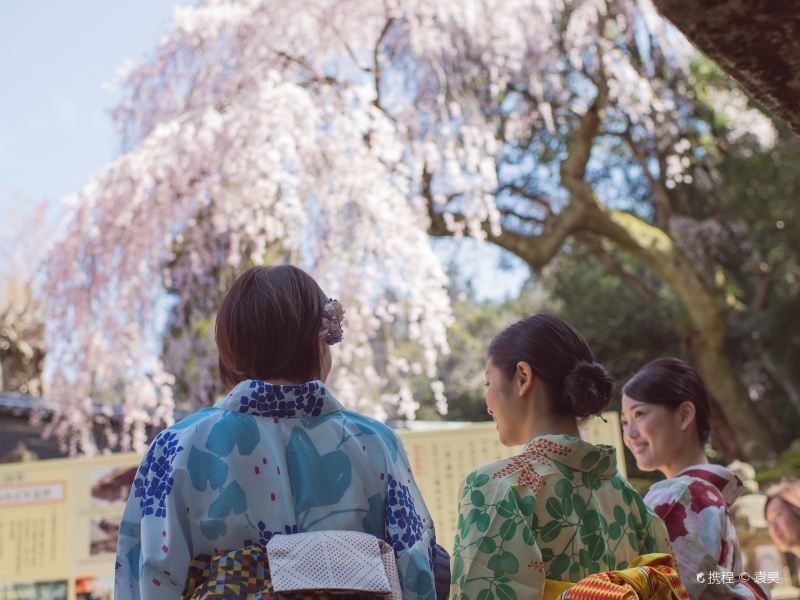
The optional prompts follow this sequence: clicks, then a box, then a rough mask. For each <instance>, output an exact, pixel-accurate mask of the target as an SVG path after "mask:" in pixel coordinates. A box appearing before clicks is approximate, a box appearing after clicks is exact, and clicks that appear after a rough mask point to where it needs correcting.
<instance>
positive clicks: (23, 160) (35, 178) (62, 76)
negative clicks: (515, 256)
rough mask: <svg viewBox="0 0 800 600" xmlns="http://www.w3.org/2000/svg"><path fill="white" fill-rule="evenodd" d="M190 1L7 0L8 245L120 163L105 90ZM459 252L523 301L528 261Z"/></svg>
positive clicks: (3, 112)
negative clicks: (36, 217)
mask: <svg viewBox="0 0 800 600" xmlns="http://www.w3.org/2000/svg"><path fill="white" fill-rule="evenodd" d="M185 3H186V2H172V1H169V0H137V1H136V2H122V1H120V0H105V1H101V0H74V1H72V2H67V1H64V0H4V1H3V2H0V73H2V75H3V79H2V93H0V239H4V238H5V239H9V237H13V236H12V235H11V234H13V233H15V232H13V231H11V229H13V228H14V226H15V225H14V224H15V221H16V219H15V217H17V216H19V215H24V214H27V213H28V212H29V211H30V209H31V207H32V206H34V205H36V204H38V203H40V202H46V203H47V205H48V206H49V207H51V208H53V209H54V210H53V211H52V212H53V214H54V215H59V214H60V213H61V211H62V209H60V208H59V207H60V200H61V199H62V198H63V197H65V196H66V195H68V194H70V193H72V192H77V191H79V190H80V188H81V186H82V185H83V184H84V182H86V180H87V179H88V178H89V176H90V175H91V173H92V172H93V171H95V170H96V169H98V168H100V167H102V166H103V165H104V164H105V163H107V162H108V161H110V160H112V159H113V158H114V157H115V155H116V154H117V150H118V142H117V136H116V133H115V131H114V129H113V127H112V123H111V118H110V116H109V114H108V111H109V109H110V108H111V107H113V106H114V104H115V102H116V95H115V94H114V93H111V92H108V91H105V90H104V89H103V84H104V83H106V82H110V81H111V80H112V79H113V77H114V73H115V72H116V70H117V68H118V67H119V66H120V65H121V64H123V62H125V60H126V59H133V60H138V59H140V58H141V57H143V56H145V55H147V54H148V53H149V52H150V51H151V50H152V49H153V48H154V47H155V45H156V43H157V42H158V39H159V37H160V36H161V35H162V34H163V33H165V32H166V30H167V28H168V25H169V22H170V19H171V15H172V10H173V8H174V7H175V6H177V5H178V4H185ZM190 3H191V2H190ZM445 245H447V244H445ZM439 246H441V244H440V245H439ZM440 252H442V255H443V258H445V259H447V258H450V257H451V256H452V254H451V251H450V250H443V251H440ZM2 253H3V250H2V249H0V256H2ZM457 254H459V255H462V257H461V258H460V259H459V260H458V262H459V263H460V264H462V265H463V269H464V271H465V273H464V274H465V275H467V276H470V277H475V278H476V281H475V283H476V291H477V292H478V295H479V296H480V297H482V298H485V297H490V298H501V297H504V296H507V295H509V294H514V293H515V292H516V291H517V290H518V289H519V286H520V285H521V284H522V283H523V282H524V280H525V279H527V277H528V271H527V269H526V268H525V267H524V266H523V265H522V264H521V263H520V262H519V261H514V260H512V264H513V265H515V267H514V268H512V269H511V270H510V271H508V270H500V269H498V268H497V261H498V257H499V251H498V250H497V249H496V248H494V247H491V246H488V245H484V246H481V247H477V248H476V246H475V245H474V244H466V247H464V248H462V249H461V250H460V251H459V252H458V253H457Z"/></svg>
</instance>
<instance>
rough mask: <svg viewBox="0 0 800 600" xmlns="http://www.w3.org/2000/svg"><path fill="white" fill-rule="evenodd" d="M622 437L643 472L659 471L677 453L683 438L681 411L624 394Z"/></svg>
mask: <svg viewBox="0 0 800 600" xmlns="http://www.w3.org/2000/svg"><path fill="white" fill-rule="evenodd" d="M621 423H622V439H623V441H624V442H625V445H626V446H627V447H628V449H629V450H630V451H631V452H632V453H633V457H634V458H635V459H636V466H637V467H639V468H640V469H641V470H642V471H656V470H659V469H660V467H662V466H663V465H666V464H667V463H669V462H670V460H671V459H672V456H673V455H674V454H675V451H676V448H677V446H678V444H679V443H680V440H681V439H682V438H683V435H682V434H683V432H682V431H681V428H680V426H679V420H678V418H677V411H673V410H670V409H669V408H668V407H666V406H662V405H660V404H646V403H644V402H638V401H636V400H634V399H633V398H631V397H630V396H627V395H623V396H622V419H621Z"/></svg>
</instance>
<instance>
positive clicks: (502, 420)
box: [485, 359, 528, 446]
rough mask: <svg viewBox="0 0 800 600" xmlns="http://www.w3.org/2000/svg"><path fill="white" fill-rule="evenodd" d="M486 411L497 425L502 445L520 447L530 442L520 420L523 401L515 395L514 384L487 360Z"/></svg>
mask: <svg viewBox="0 0 800 600" xmlns="http://www.w3.org/2000/svg"><path fill="white" fill-rule="evenodd" d="M485 385H486V410H487V412H488V413H489V414H490V415H491V416H492V418H493V419H494V421H495V423H496V424H497V433H498V434H499V436H500V443H501V444H503V445H504V446H518V445H520V444H524V443H526V442H527V441H528V439H527V435H526V433H525V431H524V427H523V426H522V419H521V418H520V411H521V409H522V407H521V401H520V400H519V399H518V398H517V397H516V395H515V394H514V393H513V391H514V386H513V382H511V381H508V380H507V378H506V376H505V375H504V374H503V372H502V371H501V370H500V369H499V368H498V367H497V366H496V365H495V364H494V363H493V362H492V360H491V359H487V360H486V384H485Z"/></svg>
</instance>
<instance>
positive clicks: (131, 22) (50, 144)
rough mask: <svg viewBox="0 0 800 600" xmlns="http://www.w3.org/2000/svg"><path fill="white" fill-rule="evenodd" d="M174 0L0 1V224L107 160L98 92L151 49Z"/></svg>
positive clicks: (62, 191)
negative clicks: (129, 60) (125, 64)
mask: <svg viewBox="0 0 800 600" xmlns="http://www.w3.org/2000/svg"><path fill="white" fill-rule="evenodd" d="M176 4H178V3H177V2H169V1H168V0H137V1H136V2H121V1H119V0H106V1H101V0H75V1H73V2H64V1H63V0H5V1H4V2H2V3H0V73H2V74H3V85H2V88H3V92H2V94H0V222H5V223H7V222H8V221H7V220H6V219H7V218H8V216H9V215H13V214H14V213H15V212H17V211H20V210H24V209H25V207H26V206H28V205H29V204H30V203H33V202H37V201H40V200H46V201H50V202H56V201H58V199H60V198H61V197H63V196H65V195H67V194H69V193H71V192H74V191H77V190H78V189H80V187H81V185H82V184H83V183H84V182H85V181H86V180H87V179H88V176H89V175H90V174H91V173H92V171H94V170H95V169H97V168H98V167H100V166H102V165H103V164H104V163H106V162H108V161H109V160H111V159H112V158H114V155H115V151H116V149H117V143H116V136H115V134H114V130H113V127H112V124H111V119H110V117H109V115H108V109H109V108H110V107H111V106H113V105H114V103H115V95H114V94H112V93H109V92H106V91H104V90H103V88H102V85H103V83H105V82H108V81H111V80H112V78H113V76H114V73H115V71H116V69H117V67H118V66H119V65H120V64H122V63H123V61H124V60H125V59H126V58H132V59H138V58H140V57H141V56H143V55H145V54H146V53H147V52H148V51H149V50H150V49H151V48H153V47H154V46H155V44H156V43H157V41H158V38H159V37H160V35H161V34H163V33H164V32H165V31H166V29H167V26H168V24H169V22H170V18H171V14H172V8H173V6H175V5H176Z"/></svg>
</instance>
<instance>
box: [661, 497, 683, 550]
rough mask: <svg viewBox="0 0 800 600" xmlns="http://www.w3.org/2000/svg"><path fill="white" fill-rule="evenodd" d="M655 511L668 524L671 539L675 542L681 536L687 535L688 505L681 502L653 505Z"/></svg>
mask: <svg viewBox="0 0 800 600" xmlns="http://www.w3.org/2000/svg"><path fill="white" fill-rule="evenodd" d="M653 511H654V512H655V513H656V514H657V515H658V516H659V517H661V520H663V521H664V524H665V525H666V526H667V533H669V541H670V542H674V541H675V540H676V539H678V538H679V537H683V536H685V535H687V534H688V533H689V532H688V531H687V530H686V507H685V506H684V505H683V504H680V503H679V502H670V503H669V504H659V505H658V506H654V507H653Z"/></svg>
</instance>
